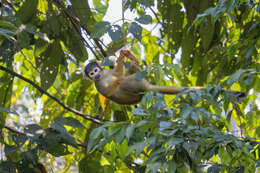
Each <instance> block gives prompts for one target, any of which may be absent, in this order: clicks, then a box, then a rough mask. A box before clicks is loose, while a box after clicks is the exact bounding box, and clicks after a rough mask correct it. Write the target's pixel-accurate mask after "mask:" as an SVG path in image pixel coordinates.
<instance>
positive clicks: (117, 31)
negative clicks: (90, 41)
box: [108, 25, 121, 42]
mask: <svg viewBox="0 0 260 173" xmlns="http://www.w3.org/2000/svg"><path fill="white" fill-rule="evenodd" d="M108 35H109V36H110V37H111V39H112V40H113V42H118V41H119V40H120V38H121V27H120V26H119V25H111V27H110V28H109V30H108Z"/></svg>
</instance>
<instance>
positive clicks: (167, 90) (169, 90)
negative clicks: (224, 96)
mask: <svg viewBox="0 0 260 173" xmlns="http://www.w3.org/2000/svg"><path fill="white" fill-rule="evenodd" d="M203 88H205V87H198V86H196V87H182V88H178V87H171V86H160V85H150V86H149V87H148V90H150V91H157V92H159V93H162V94H178V93H179V92H181V91H182V90H183V89H190V90H201V89H203ZM223 91H228V92H229V93H232V94H234V95H236V96H237V97H240V98H242V97H246V96H247V94H248V93H247V92H240V91H232V90H224V89H223Z"/></svg>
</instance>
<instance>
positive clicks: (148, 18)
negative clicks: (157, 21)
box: [136, 14, 152, 24]
mask: <svg viewBox="0 0 260 173" xmlns="http://www.w3.org/2000/svg"><path fill="white" fill-rule="evenodd" d="M136 21H137V22H139V23H141V24H150V23H152V17H151V16H150V15H146V14H144V15H142V16H140V17H139V18H138V19H136Z"/></svg>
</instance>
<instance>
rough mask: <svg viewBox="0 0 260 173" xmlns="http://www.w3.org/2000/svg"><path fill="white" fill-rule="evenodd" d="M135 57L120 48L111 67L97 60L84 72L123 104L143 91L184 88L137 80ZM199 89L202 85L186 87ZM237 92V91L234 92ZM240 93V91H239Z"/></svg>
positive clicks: (172, 91)
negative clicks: (126, 63) (128, 67)
mask: <svg viewBox="0 0 260 173" xmlns="http://www.w3.org/2000/svg"><path fill="white" fill-rule="evenodd" d="M125 57H127V58H129V59H130V60H131V64H130V68H131V70H132V71H133V72H134V73H133V74H129V73H128V72H127V70H126V68H125V66H124V64H123V62H124V61H125ZM138 64H139V62H138V60H137V58H136V57H135V56H134V55H133V54H132V52H131V51H130V50H121V51H120V55H119V58H118V63H117V65H116V66H115V68H113V69H109V70H107V69H104V68H103V67H102V66H101V65H100V64H99V63H98V62H90V63H89V64H87V65H86V66H85V68H84V74H85V76H86V77H87V78H89V79H90V80H93V81H94V82H95V87H96V89H97V90H98V92H100V93H101V94H102V95H103V96H105V97H106V98H108V99H110V100H112V101H114V102H116V103H118V104H123V105H130V104H137V103H138V102H140V101H141V99H142V97H143V95H144V92H145V91H157V92H159V93H162V94H178V93H179V92H181V90H183V89H185V88H176V87H169V86H159V85H152V84H150V83H149V82H148V81H147V80H146V79H141V80H138V79H137V78H136V73H137V72H140V71H141V69H140V67H139V66H138ZM187 88H188V89H191V90H193V89H195V90H200V89H202V88H204V87H187ZM236 93H239V92H236ZM240 94H242V93H240Z"/></svg>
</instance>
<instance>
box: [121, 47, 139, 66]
mask: <svg viewBox="0 0 260 173" xmlns="http://www.w3.org/2000/svg"><path fill="white" fill-rule="evenodd" d="M120 55H124V56H125V57H127V58H129V59H130V60H132V61H133V62H134V63H135V64H139V61H138V59H137V58H136V57H135V56H134V54H133V53H132V52H131V51H130V50H129V49H124V50H121V51H120Z"/></svg>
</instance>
